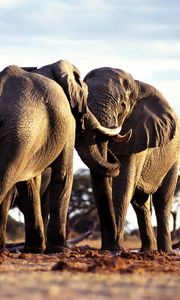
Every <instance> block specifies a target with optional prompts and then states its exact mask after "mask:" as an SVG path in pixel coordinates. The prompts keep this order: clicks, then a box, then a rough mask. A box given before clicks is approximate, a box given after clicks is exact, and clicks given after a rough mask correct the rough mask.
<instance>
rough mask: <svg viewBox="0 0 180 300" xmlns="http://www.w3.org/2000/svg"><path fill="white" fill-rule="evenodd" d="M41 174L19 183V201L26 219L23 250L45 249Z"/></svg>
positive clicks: (36, 251)
mask: <svg viewBox="0 0 180 300" xmlns="http://www.w3.org/2000/svg"><path fill="white" fill-rule="evenodd" d="M40 184H41V175H39V176H36V177H34V178H33V179H31V180H28V181H26V182H25V181H24V182H19V183H17V188H18V194H19V201H20V202H21V206H22V211H23V213H24V219H25V247H24V249H23V252H32V253H41V252H42V251H43V250H44V249H45V237H44V226H43V220H42V214H41V204H40Z"/></svg>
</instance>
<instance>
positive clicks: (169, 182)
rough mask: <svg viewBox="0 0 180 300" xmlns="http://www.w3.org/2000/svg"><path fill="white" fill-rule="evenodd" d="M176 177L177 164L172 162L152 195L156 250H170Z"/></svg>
mask: <svg viewBox="0 0 180 300" xmlns="http://www.w3.org/2000/svg"><path fill="white" fill-rule="evenodd" d="M177 178H178V164H177V163H176V164H174V165H173V167H172V168H171V169H170V170H169V172H168V173H167V175H166V176H165V178H164V180H163V182H162V184H161V186H160V187H159V189H158V190H157V192H156V193H154V195H153V205H154V208H155V213H156V218H157V246H158V250H160V251H164V252H171V251H172V246H171V235H170V228H169V225H170V214H171V205H172V200H173V196H174V191H175V188H176V183H177Z"/></svg>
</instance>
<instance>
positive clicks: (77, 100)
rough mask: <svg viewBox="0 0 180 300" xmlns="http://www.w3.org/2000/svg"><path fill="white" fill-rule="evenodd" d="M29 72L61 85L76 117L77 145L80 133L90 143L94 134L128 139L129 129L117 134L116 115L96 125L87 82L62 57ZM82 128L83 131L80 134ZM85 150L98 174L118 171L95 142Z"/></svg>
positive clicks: (117, 165)
mask: <svg viewBox="0 0 180 300" xmlns="http://www.w3.org/2000/svg"><path fill="white" fill-rule="evenodd" d="M33 72H34V73H38V74H40V75H43V76H46V77H48V78H51V79H52V80H54V81H56V82H57V83H58V84H59V85H60V86H61V87H62V88H63V90H64V92H65V94H66V96H67V98H68V100H69V103H70V106H71V109H72V112H73V114H74V116H75V118H76V132H77V134H79V133H80V136H79V138H77V143H76V145H77V147H78V145H79V144H80V145H81V144H82V143H81V138H83V136H85V137H86V138H87V139H88V140H91V142H92V141H93V140H94V137H95V136H96V133H98V134H100V135H102V136H103V139H104V138H105V137H106V139H107V140H108V139H109V137H113V136H114V137H116V139H117V140H118V141H124V140H127V139H129V137H130V132H128V134H124V135H123V136H122V135H121V134H120V131H121V124H120V125H118V119H117V117H118V116H116V120H115V122H114V123H112V124H111V123H110V124H106V123H104V124H100V122H99V121H98V120H97V118H96V116H95V115H94V113H92V112H91V111H90V109H89V108H88V106H87V97H88V87H87V84H86V83H85V82H83V81H82V80H81V78H80V72H79V70H78V69H77V68H76V67H75V66H74V65H72V64H71V63H69V62H67V61H65V60H60V61H58V62H56V63H54V64H51V65H47V66H43V67H42V68H40V69H34V70H33ZM95 113H96V112H95ZM114 119H115V118H114ZM106 125H107V126H106ZM83 131H85V132H86V133H85V134H82V132H83ZM95 132H96V133H95ZM79 141H80V143H79ZM88 149H89V151H90V153H91V154H92V155H88V157H90V160H89V161H88V165H91V166H92V165H93V168H94V169H95V170H96V171H97V172H98V173H100V174H106V175H108V176H116V175H117V174H118V173H119V164H118V163H117V162H115V163H108V162H107V159H106V158H104V157H102V154H101V153H100V152H99V149H98V147H96V144H94V143H91V147H90V148H88ZM78 151H79V153H81V152H83V149H82V150H81V147H78ZM82 155H83V154H82ZM85 155H86V153H85ZM86 163H87V162H86Z"/></svg>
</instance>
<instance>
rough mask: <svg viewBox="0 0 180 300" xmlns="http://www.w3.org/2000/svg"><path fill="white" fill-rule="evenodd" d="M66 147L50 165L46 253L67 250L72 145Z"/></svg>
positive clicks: (71, 178)
mask: <svg viewBox="0 0 180 300" xmlns="http://www.w3.org/2000/svg"><path fill="white" fill-rule="evenodd" d="M69 143H71V145H66V146H65V148H64V149H63V151H62V152H61V154H60V155H59V157H58V158H57V159H56V160H55V161H54V162H53V164H52V174H51V182H50V186H49V199H50V201H49V202H50V203H49V208H50V218H49V223H48V227H47V248H46V252H47V253H51V252H52V253H53V252H62V251H64V250H65V248H67V245H66V229H67V214H68V208H69V201H70V196H71V191H72V184H73V151H74V148H73V146H74V145H73V144H72V139H69Z"/></svg>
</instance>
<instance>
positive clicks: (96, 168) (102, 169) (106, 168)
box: [76, 136, 120, 177]
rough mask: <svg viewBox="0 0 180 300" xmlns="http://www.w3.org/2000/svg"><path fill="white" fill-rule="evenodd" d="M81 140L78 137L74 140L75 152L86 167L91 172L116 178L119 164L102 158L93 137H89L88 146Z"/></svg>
mask: <svg viewBox="0 0 180 300" xmlns="http://www.w3.org/2000/svg"><path fill="white" fill-rule="evenodd" d="M86 137H87V136H86ZM81 138H82V137H81ZM81 138H80V137H79V138H77V139H76V150H77V152H78V154H79V156H80V158H81V159H82V161H83V162H84V163H85V164H86V165H87V167H88V168H90V169H91V171H92V172H95V173H97V174H99V175H102V176H105V177H116V176H118V174H119V171H120V165H119V163H118V162H117V161H116V162H115V163H109V162H108V161H107V159H106V158H105V157H103V155H102V154H101V153H100V151H99V148H98V146H97V144H96V141H95V140H94V139H95V136H91V137H90V136H89V138H88V139H89V143H88V145H87V144H86V142H85V143H84V141H82V140H81ZM93 140H94V141H93Z"/></svg>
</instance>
